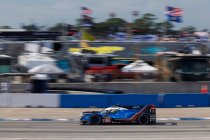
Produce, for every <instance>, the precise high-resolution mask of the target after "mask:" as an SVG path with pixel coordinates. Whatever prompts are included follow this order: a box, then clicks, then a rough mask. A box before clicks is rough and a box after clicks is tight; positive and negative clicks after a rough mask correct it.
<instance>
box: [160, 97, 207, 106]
mask: <svg viewBox="0 0 210 140" xmlns="http://www.w3.org/2000/svg"><path fill="white" fill-rule="evenodd" d="M209 96H210V95H209V94H165V95H164V99H163V107H165V108H174V107H208V106H210V100H209Z"/></svg>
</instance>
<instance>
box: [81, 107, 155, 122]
mask: <svg viewBox="0 0 210 140" xmlns="http://www.w3.org/2000/svg"><path fill="white" fill-rule="evenodd" d="M112 123H136V124H140V125H149V124H155V123H156V107H155V105H146V106H112V107H109V108H106V109H104V110H102V111H90V112H82V115H81V118H80V124H81V125H84V124H90V125H99V124H112Z"/></svg>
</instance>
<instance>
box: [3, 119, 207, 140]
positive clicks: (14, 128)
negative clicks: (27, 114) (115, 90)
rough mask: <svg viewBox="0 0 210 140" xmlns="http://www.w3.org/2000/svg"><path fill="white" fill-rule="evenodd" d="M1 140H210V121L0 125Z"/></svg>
mask: <svg viewBox="0 0 210 140" xmlns="http://www.w3.org/2000/svg"><path fill="white" fill-rule="evenodd" d="M0 140H210V121H209V120H199V121H198V120H197V121H160V122H158V123H157V124H156V125H150V126H140V125H100V126H93V125H91V126H89V125H85V126H81V125H79V121H78V120H74V119H73V120H69V121H65V122H64V121H63V122H62V121H57V122H56V121H49V122H47V121H46V122H45V121H43V122H31V121H23V122H21V121H20V122H18V121H15V122H0Z"/></svg>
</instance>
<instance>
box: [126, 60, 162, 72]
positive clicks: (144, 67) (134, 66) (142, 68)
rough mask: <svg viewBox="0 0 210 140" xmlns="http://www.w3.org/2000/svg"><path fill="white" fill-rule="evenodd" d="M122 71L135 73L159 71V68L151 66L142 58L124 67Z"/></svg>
mask: <svg viewBox="0 0 210 140" xmlns="http://www.w3.org/2000/svg"><path fill="white" fill-rule="evenodd" d="M122 71H123V72H135V73H157V72H158V69H157V68H155V67H152V66H150V65H149V64H147V63H146V62H144V61H142V60H136V61H135V62H133V63H131V64H129V65H127V66H125V67H123V68H122Z"/></svg>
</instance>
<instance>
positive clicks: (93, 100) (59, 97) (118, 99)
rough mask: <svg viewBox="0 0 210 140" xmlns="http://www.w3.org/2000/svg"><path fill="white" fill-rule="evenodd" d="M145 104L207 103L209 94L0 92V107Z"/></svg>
mask: <svg viewBox="0 0 210 140" xmlns="http://www.w3.org/2000/svg"><path fill="white" fill-rule="evenodd" d="M147 104H154V105H156V106H157V107H158V108H176V107H209V106H210V94H201V93H190V94H185V93H178V94H139V93H138V94H131V93H130V94H118V95H117V94H88V95H87V94H77V95H75V94H74V95H73V94H31V93H30V94H29V93H15V94H14V93H2V94H0V107H11V108H16V107H17V108H24V107H36V108H37V107H44V108H89V107H97V108H105V107H109V106H112V105H126V106H135V105H147Z"/></svg>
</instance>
